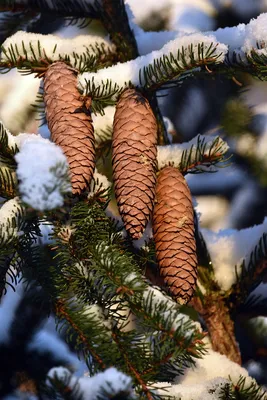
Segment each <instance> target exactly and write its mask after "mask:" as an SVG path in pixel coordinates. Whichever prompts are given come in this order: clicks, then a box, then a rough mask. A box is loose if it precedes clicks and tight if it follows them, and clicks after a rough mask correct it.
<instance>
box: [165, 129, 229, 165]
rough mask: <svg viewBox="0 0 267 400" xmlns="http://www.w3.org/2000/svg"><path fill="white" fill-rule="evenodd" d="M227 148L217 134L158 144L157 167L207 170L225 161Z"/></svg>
mask: <svg viewBox="0 0 267 400" xmlns="http://www.w3.org/2000/svg"><path fill="white" fill-rule="evenodd" d="M228 149H229V146H228V145H227V143H226V142H225V141H224V140H223V139H221V138H220V137H219V136H216V137H211V138H210V137H207V136H202V135H198V136H196V137H195V138H193V139H192V140H190V141H189V142H186V143H182V144H173V145H168V146H158V168H159V169H161V168H164V167H165V166H167V165H172V166H174V167H176V168H179V170H180V171H181V172H183V173H188V172H191V173H197V172H207V171H210V170H211V169H210V167H212V166H215V165H223V164H224V163H225V162H226V161H227V159H225V154H226V152H227V150H228ZM211 171H212V172H214V169H212V170H211Z"/></svg>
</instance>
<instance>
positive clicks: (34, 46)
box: [1, 31, 113, 66]
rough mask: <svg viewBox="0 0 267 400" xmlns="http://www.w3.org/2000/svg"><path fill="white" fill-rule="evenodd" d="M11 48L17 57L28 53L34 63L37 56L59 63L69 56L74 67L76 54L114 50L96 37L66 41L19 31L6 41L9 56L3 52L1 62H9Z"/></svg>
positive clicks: (77, 37)
mask: <svg viewBox="0 0 267 400" xmlns="http://www.w3.org/2000/svg"><path fill="white" fill-rule="evenodd" d="M11 46H12V47H13V49H15V54H16V56H17V57H19V56H22V57H25V53H27V57H28V59H29V60H30V61H34V60H35V56H36V57H37V58H44V59H45V58H48V59H50V60H51V61H57V60H59V59H60V58H65V57H66V56H68V58H70V63H71V64H72V65H73V66H74V54H75V55H79V56H82V55H83V54H84V53H85V54H87V56H90V55H93V54H95V55H97V54H98V52H97V50H96V47H100V48H102V47H103V48H104V49H105V50H106V51H112V49H113V47H112V45H111V44H110V42H109V41H108V40H106V39H104V38H103V37H101V36H96V35H79V36H76V37H75V38H72V39H64V38H60V37H59V36H56V35H42V34H40V33H29V32H24V31H18V32H16V33H15V34H14V35H12V36H10V37H8V38H7V39H6V40H5V41H4V43H3V48H4V49H5V50H6V51H7V55H5V53H4V52H1V61H6V60H8V56H9V51H8V49H9V48H11Z"/></svg>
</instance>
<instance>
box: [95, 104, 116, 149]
mask: <svg viewBox="0 0 267 400" xmlns="http://www.w3.org/2000/svg"><path fill="white" fill-rule="evenodd" d="M115 110H116V108H115V107H113V106H108V107H106V108H105V109H104V112H105V114H104V115H101V114H97V115H95V114H92V119H93V125H94V131H95V140H96V144H99V143H101V142H103V141H105V140H107V139H111V134H112V127H113V119H114V114H115ZM109 133H110V135H108V134H109Z"/></svg>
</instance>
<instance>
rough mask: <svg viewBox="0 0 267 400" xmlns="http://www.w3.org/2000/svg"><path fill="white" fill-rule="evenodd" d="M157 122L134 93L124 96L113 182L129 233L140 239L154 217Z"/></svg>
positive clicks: (116, 128) (117, 122)
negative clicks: (151, 217)
mask: <svg viewBox="0 0 267 400" xmlns="http://www.w3.org/2000/svg"><path fill="white" fill-rule="evenodd" d="M156 145H157V122H156V119H155V117H154V114H153V111H152V110H151V107H150V105H149V102H148V101H147V99H146V98H145V97H144V96H143V95H142V94H141V93H139V92H137V91H136V90H135V89H127V90H126V91H125V92H123V94H122V95H121V97H120V99H119V101H118V103H117V107H116V113H115V117H114V132H113V144H112V149H113V157H112V164H113V178H114V186H115V195H116V199H117V203H118V207H119V212H120V214H121V216H122V219H123V222H124V225H125V228H126V230H127V231H128V232H129V234H130V235H131V237H132V238H133V239H139V238H140V237H141V236H142V234H143V232H144V230H145V227H146V224H147V222H148V220H149V218H150V216H151V213H152V210H153V204H154V197H155V185H156V170H157V146H156Z"/></svg>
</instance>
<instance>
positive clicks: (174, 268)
mask: <svg viewBox="0 0 267 400" xmlns="http://www.w3.org/2000/svg"><path fill="white" fill-rule="evenodd" d="M153 234H154V240H155V245H156V255H157V260H158V264H159V270H160V274H161V275H162V276H163V277H164V282H165V284H166V286H167V287H168V289H169V291H170V293H171V295H172V296H173V297H174V298H175V299H176V301H177V302H178V303H180V304H185V303H187V302H188V301H189V300H190V299H191V297H192V296H193V294H194V290H195V286H196V279H197V255H196V242H195V238H194V213H193V205H192V200H191V194H190V191H189V188H188V186H187V183H186V181H185V179H184V177H183V175H182V174H181V172H179V171H178V170H177V169H176V168H174V167H165V168H163V169H162V170H161V171H160V173H159V176H158V181H157V186H156V200H155V208H154V213H153Z"/></svg>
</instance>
